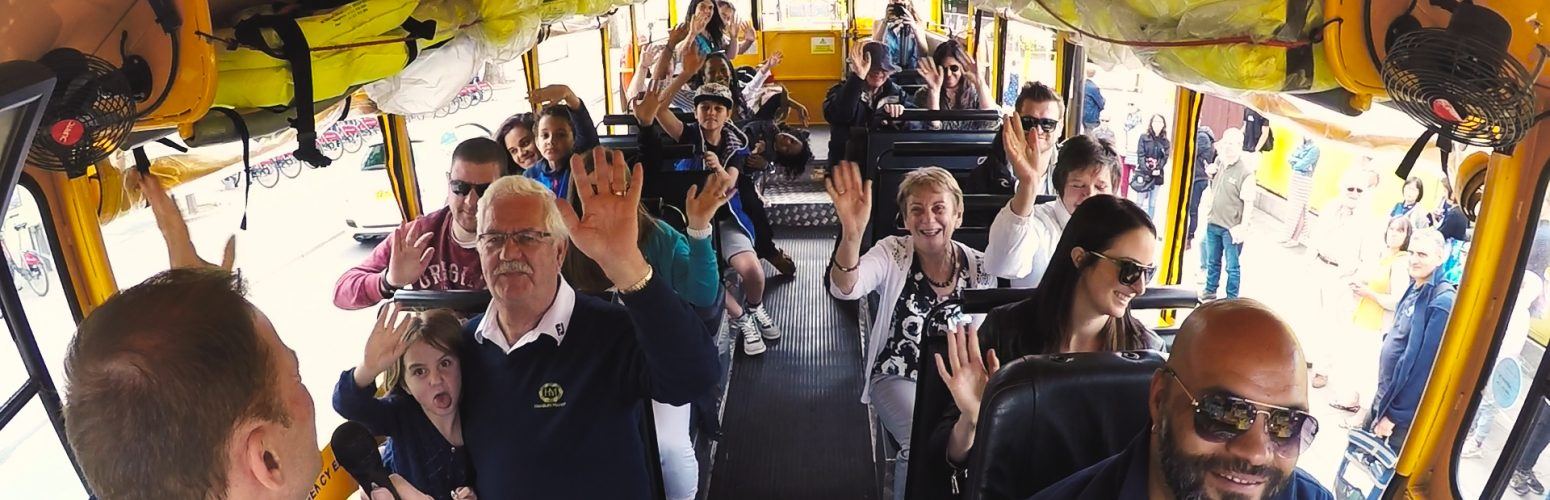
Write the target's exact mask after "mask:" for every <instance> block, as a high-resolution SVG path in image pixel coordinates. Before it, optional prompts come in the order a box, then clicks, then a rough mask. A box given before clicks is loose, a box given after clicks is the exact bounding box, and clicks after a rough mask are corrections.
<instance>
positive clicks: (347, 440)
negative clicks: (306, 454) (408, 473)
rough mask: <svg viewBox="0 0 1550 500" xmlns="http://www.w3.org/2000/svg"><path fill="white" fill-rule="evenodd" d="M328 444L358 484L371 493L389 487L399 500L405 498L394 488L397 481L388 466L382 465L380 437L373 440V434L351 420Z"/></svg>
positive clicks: (341, 425)
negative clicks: (376, 489)
mask: <svg viewBox="0 0 1550 500" xmlns="http://www.w3.org/2000/svg"><path fill="white" fill-rule="evenodd" d="M328 445H329V446H330V447H332V448H333V449H334V460H335V461H338V462H339V466H340V467H343V468H344V471H345V472H348V473H350V477H352V478H355V483H356V484H359V485H361V489H362V490H366V492H367V493H368V494H369V493H371V485H373V484H375V485H377V487H379V488H387V490H388V492H389V493H392V494H393V498H394V499H395V500H399V499H401V497H399V496H398V490H397V489H394V488H393V481H392V480H391V479H390V478H389V477H388V470H387V467H384V466H383V465H382V453H381V452H379V451H377V438H375V437H372V435H371V431H368V430H366V426H364V425H361V424H360V423H359V422H355V421H348V422H345V423H343V424H340V425H339V428H337V429H334V435H333V437H330V438H329V439H328Z"/></svg>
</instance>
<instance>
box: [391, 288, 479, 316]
mask: <svg viewBox="0 0 1550 500" xmlns="http://www.w3.org/2000/svg"><path fill="white" fill-rule="evenodd" d="M393 302H394V303H396V304H398V305H399V307H402V308H404V309H406V310H410V311H424V310H427V309H437V308H447V309H451V310H453V311H457V312H458V313H460V314H464V315H473V314H479V313H483V312H484V311H485V309H488V308H489V307H490V291H489V290H399V291H397V292H394V293H393Z"/></svg>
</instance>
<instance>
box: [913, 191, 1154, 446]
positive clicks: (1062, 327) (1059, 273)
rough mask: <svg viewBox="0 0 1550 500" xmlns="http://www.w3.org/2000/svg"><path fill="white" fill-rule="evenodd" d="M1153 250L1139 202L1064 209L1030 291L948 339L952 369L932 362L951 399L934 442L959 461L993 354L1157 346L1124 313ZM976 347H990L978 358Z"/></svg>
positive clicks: (1108, 200)
mask: <svg viewBox="0 0 1550 500" xmlns="http://www.w3.org/2000/svg"><path fill="white" fill-rule="evenodd" d="M1156 254H1157V228H1156V227H1155V226H1153V225H1152V220H1151V219H1150V218H1148V217H1147V216H1146V212H1143V211H1142V210H1141V207H1139V206H1136V204H1135V203H1132V202H1131V201H1130V200H1126V199H1122V198H1116V197H1113V196H1109V195H1097V196H1093V197H1091V198H1088V199H1087V200H1086V201H1083V202H1082V204H1081V205H1079V206H1078V207H1077V209H1076V212H1075V213H1073V214H1071V222H1070V223H1069V224H1067V225H1066V230H1065V232H1064V233H1062V234H1061V236H1060V243H1058V244H1057V245H1056V246H1055V253H1054V257H1053V258H1051V260H1050V263H1049V268H1048V269H1047V270H1045V272H1044V279H1043V281H1040V282H1039V288H1038V290H1036V291H1034V293H1033V295H1032V296H1030V297H1028V298H1027V299H1024V300H1021V301H1018V302H1015V303H1012V304H1007V305H1004V306H1001V307H997V308H995V309H992V310H991V311H990V314H988V315H986V316H985V322H984V324H983V325H981V326H980V328H979V332H978V335H974V334H973V333H972V332H971V333H967V334H966V333H953V334H952V335H949V336H948V352H949V356H951V357H953V358H957V359H956V360H954V362H953V363H951V364H952V365H954V366H960V368H959V369H958V370H957V372H956V373H949V370H948V369H947V365H948V363H944V362H943V360H942V359H938V360H937V370H938V372H939V373H941V375H942V381H943V382H944V383H946V384H947V387H948V390H949V391H951V392H952V395H953V402H954V403H955V404H954V406H952V407H949V408H948V411H947V414H946V415H944V416H943V419H942V422H941V423H940V424H939V425H938V426H937V429H936V432H935V433H934V434H933V439H932V444H933V445H936V446H941V445H942V443H946V444H945V448H946V450H947V458H948V460H949V461H951V462H952V463H955V464H963V463H965V462H966V460H967V459H968V456H969V447H970V446H971V445H972V444H973V443H974V428H975V425H976V424H977V423H978V421H979V406H980V395H981V394H982V393H983V392H984V390H985V383H986V382H987V381H989V379H990V376H991V375H993V374H994V373H995V371H996V370H997V369H999V368H1000V362H999V361H998V360H999V359H1008V360H1012V359H1017V358H1020V357H1023V356H1027V355H1032V354H1055V353H1065V352H1089V351H1130V350H1139V349H1160V348H1161V347H1162V346H1163V343H1162V339H1161V338H1160V337H1158V336H1157V334H1156V333H1153V332H1152V330H1151V329H1149V328H1147V327H1146V325H1143V324H1142V323H1141V321H1140V320H1137V319H1136V318H1135V317H1134V316H1132V315H1131V314H1130V301H1131V300H1132V299H1134V298H1135V297H1137V296H1139V295H1141V293H1142V292H1144V291H1146V285H1147V283H1148V282H1150V281H1151V279H1152V273H1154V272H1155V271H1156V269H1157V268H1156ZM981 345H984V346H985V347H987V348H988V352H986V353H985V355H984V356H983V358H982V357H981V356H980V346H981ZM982 359H983V362H982V361H981V360H982ZM933 449H938V450H939V449H941V448H933Z"/></svg>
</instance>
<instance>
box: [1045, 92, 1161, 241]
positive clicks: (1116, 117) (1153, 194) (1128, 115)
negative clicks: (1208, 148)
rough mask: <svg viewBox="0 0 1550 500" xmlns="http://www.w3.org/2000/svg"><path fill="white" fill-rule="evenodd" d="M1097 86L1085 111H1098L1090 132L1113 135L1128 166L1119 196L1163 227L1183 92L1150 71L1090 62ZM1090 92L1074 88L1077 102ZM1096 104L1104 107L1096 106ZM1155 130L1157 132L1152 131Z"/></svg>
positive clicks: (1122, 171)
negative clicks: (1177, 108)
mask: <svg viewBox="0 0 1550 500" xmlns="http://www.w3.org/2000/svg"><path fill="white" fill-rule="evenodd" d="M1087 68H1088V69H1089V70H1091V71H1092V75H1093V76H1092V77H1091V78H1090V79H1089V80H1090V81H1092V82H1093V85H1094V86H1095V87H1096V88H1094V89H1093V90H1092V91H1091V92H1092V93H1093V95H1094V96H1095V97H1096V98H1095V99H1093V101H1095V102H1089V103H1087V104H1084V105H1083V106H1084V109H1083V113H1084V114H1085V113H1088V112H1089V111H1096V115H1097V117H1098V125H1097V126H1096V127H1093V128H1092V129H1091V130H1086V129H1085V128H1084V132H1086V133H1089V134H1092V135H1093V136H1094V137H1098V138H1102V139H1108V140H1109V141H1110V142H1111V143H1113V144H1114V148H1115V150H1117V151H1118V152H1119V154H1120V159H1121V160H1122V162H1123V164H1124V168H1123V169H1122V170H1121V173H1120V182H1119V184H1118V185H1117V186H1115V188H1116V192H1117V194H1119V195H1120V196H1122V197H1125V198H1129V199H1130V201H1134V202H1136V204H1137V205H1140V206H1141V208H1142V209H1144V210H1146V213H1147V215H1150V216H1151V217H1152V220H1153V221H1154V222H1155V223H1157V224H1158V225H1159V227H1161V226H1162V225H1165V224H1167V223H1168V221H1167V219H1168V218H1169V216H1170V215H1171V214H1169V213H1168V210H1167V207H1169V206H1171V205H1169V201H1170V200H1169V199H1168V194H1169V193H1170V192H1171V191H1170V190H1169V186H1172V185H1173V182H1172V179H1170V178H1168V176H1169V175H1170V173H1169V171H1168V170H1169V166H1168V165H1169V164H1168V161H1169V158H1170V155H1171V153H1172V152H1173V144H1172V141H1173V136H1172V133H1173V128H1174V127H1173V121H1174V116H1173V114H1174V113H1173V111H1174V109H1173V108H1174V102H1175V101H1176V100H1177V98H1178V92H1177V89H1178V87H1176V86H1175V85H1174V84H1173V83H1172V82H1169V81H1167V80H1164V79H1163V78H1162V77H1159V76H1157V74H1156V73H1153V72H1151V71H1149V70H1145V69H1134V68H1129V67H1123V66H1116V67H1114V68H1112V69H1108V70H1104V69H1100V68H1098V67H1097V65H1096V64H1089V65H1088V66H1087ZM1088 92H1089V91H1088V90H1086V89H1083V90H1081V91H1078V90H1076V89H1072V91H1071V92H1070V93H1071V98H1072V100H1073V101H1074V100H1076V99H1081V98H1083V96H1084V95H1086V94H1087V93H1088ZM1094 103H1099V104H1102V106H1101V107H1100V109H1097V110H1090V109H1086V108H1087V107H1092V105H1093V104H1094ZM1149 130H1154V131H1155V132H1153V133H1148V131H1149Z"/></svg>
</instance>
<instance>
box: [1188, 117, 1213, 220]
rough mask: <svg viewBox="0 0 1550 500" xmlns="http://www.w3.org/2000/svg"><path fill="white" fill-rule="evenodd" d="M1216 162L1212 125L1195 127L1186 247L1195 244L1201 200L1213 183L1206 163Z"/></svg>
mask: <svg viewBox="0 0 1550 500" xmlns="http://www.w3.org/2000/svg"><path fill="white" fill-rule="evenodd" d="M1213 163H1216V136H1215V134H1212V133H1211V127H1207V126H1205V125H1201V126H1200V128H1197V129H1195V158H1194V165H1193V169H1194V172H1193V175H1192V176H1191V180H1190V183H1189V204H1188V210H1189V221H1188V222H1187V223H1186V224H1185V233H1184V249H1185V250H1189V249H1190V248H1192V247H1193V246H1194V244H1195V228H1196V227H1197V226H1199V225H1200V200H1201V199H1202V198H1205V196H1206V187H1207V186H1210V185H1211V175H1210V174H1207V173H1206V165H1210V164H1213Z"/></svg>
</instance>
